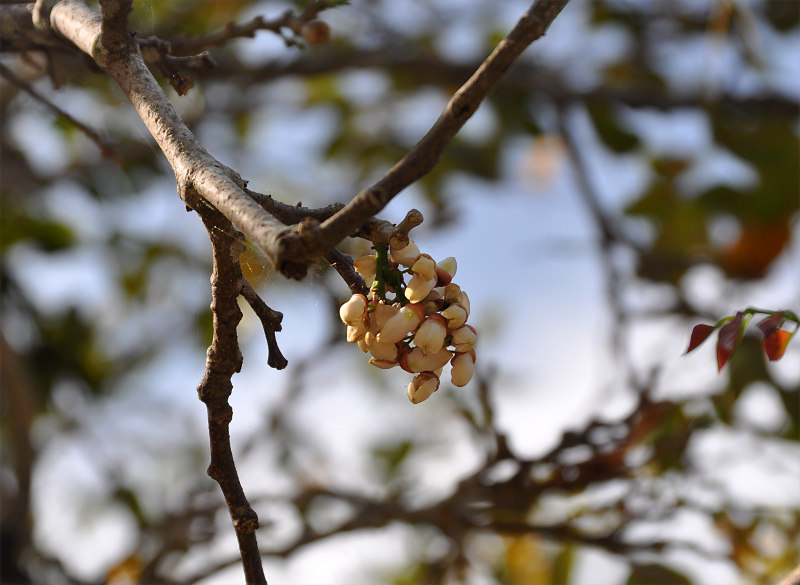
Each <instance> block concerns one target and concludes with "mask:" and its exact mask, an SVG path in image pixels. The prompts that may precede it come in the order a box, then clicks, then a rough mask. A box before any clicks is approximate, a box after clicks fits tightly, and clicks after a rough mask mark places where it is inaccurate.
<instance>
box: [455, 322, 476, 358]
mask: <svg viewBox="0 0 800 585" xmlns="http://www.w3.org/2000/svg"><path fill="white" fill-rule="evenodd" d="M477 339H478V333H477V332H476V331H475V328H474V327H473V326H472V325H463V326H461V327H459V328H458V329H456V330H455V331H453V334H452V337H451V340H450V344H451V345H452V346H453V348H454V349H455V350H456V353H464V352H465V351H469V350H471V349H472V348H473V347H475V342H476V341H477Z"/></svg>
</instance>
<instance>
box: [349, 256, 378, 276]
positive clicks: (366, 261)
mask: <svg viewBox="0 0 800 585" xmlns="http://www.w3.org/2000/svg"><path fill="white" fill-rule="evenodd" d="M377 267H378V257H377V256H375V255H374V254H367V255H366V256H360V257H359V258H356V259H355V260H354V261H353V268H355V269H356V272H358V273H359V274H360V275H361V276H363V277H364V278H369V277H370V276H375V272H376V271H377Z"/></svg>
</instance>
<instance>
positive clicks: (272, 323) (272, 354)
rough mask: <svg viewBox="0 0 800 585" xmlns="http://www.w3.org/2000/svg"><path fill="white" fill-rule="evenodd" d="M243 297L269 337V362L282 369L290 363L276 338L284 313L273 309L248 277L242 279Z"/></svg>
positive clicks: (272, 366) (272, 365)
mask: <svg viewBox="0 0 800 585" xmlns="http://www.w3.org/2000/svg"><path fill="white" fill-rule="evenodd" d="M241 294H242V297H244V300H246V301H247V304H249V305H250V308H251V309H253V312H254V313H255V314H256V316H258V318H259V320H260V321H261V325H262V326H263V327H264V335H266V337H267V347H268V348H269V357H268V358H267V364H268V365H269V366H270V367H271V368H275V369H276V370H282V369H283V368H285V367H286V366H287V365H288V363H289V362H288V361H287V360H286V358H285V357H283V354H282V353H281V350H280V348H279V347H278V342H277V340H276V339H275V333H277V332H278V331H280V330H281V321H282V320H283V313H281V312H279V311H275V310H274V309H271V308H270V307H269V305H267V303H265V302H264V299H262V298H261V297H260V296H258V293H257V292H256V291H255V289H254V288H253V286H252V285H251V284H250V283H249V282H247V280H246V279H243V280H242V290H241Z"/></svg>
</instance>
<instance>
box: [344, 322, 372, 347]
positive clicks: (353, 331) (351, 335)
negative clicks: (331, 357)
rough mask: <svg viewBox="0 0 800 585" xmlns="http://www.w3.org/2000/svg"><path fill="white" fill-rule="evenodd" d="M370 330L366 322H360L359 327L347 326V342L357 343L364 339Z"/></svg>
mask: <svg viewBox="0 0 800 585" xmlns="http://www.w3.org/2000/svg"><path fill="white" fill-rule="evenodd" d="M368 330H369V328H368V327H367V323H366V320H364V321H360V322H359V323H358V324H357V325H348V326H347V341H348V342H349V343H355V342H356V341H358V340H359V339H362V338H363V337H364V334H365V333H366V332H367V331H368Z"/></svg>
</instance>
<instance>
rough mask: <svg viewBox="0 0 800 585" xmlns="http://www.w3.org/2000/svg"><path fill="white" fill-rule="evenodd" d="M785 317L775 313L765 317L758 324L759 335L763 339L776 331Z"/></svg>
mask: <svg viewBox="0 0 800 585" xmlns="http://www.w3.org/2000/svg"><path fill="white" fill-rule="evenodd" d="M784 319H785V317H784V315H783V313H777V314H775V315H772V316H771V317H767V318H766V319H764V320H763V321H761V322H760V323H759V324H758V328H759V329H761V333H763V334H764V337H766V336H768V335H769V334H770V333H772V332H773V331H775V330H776V329H778V328H779V327H780V326H781V324H782V323H783V321H784Z"/></svg>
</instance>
